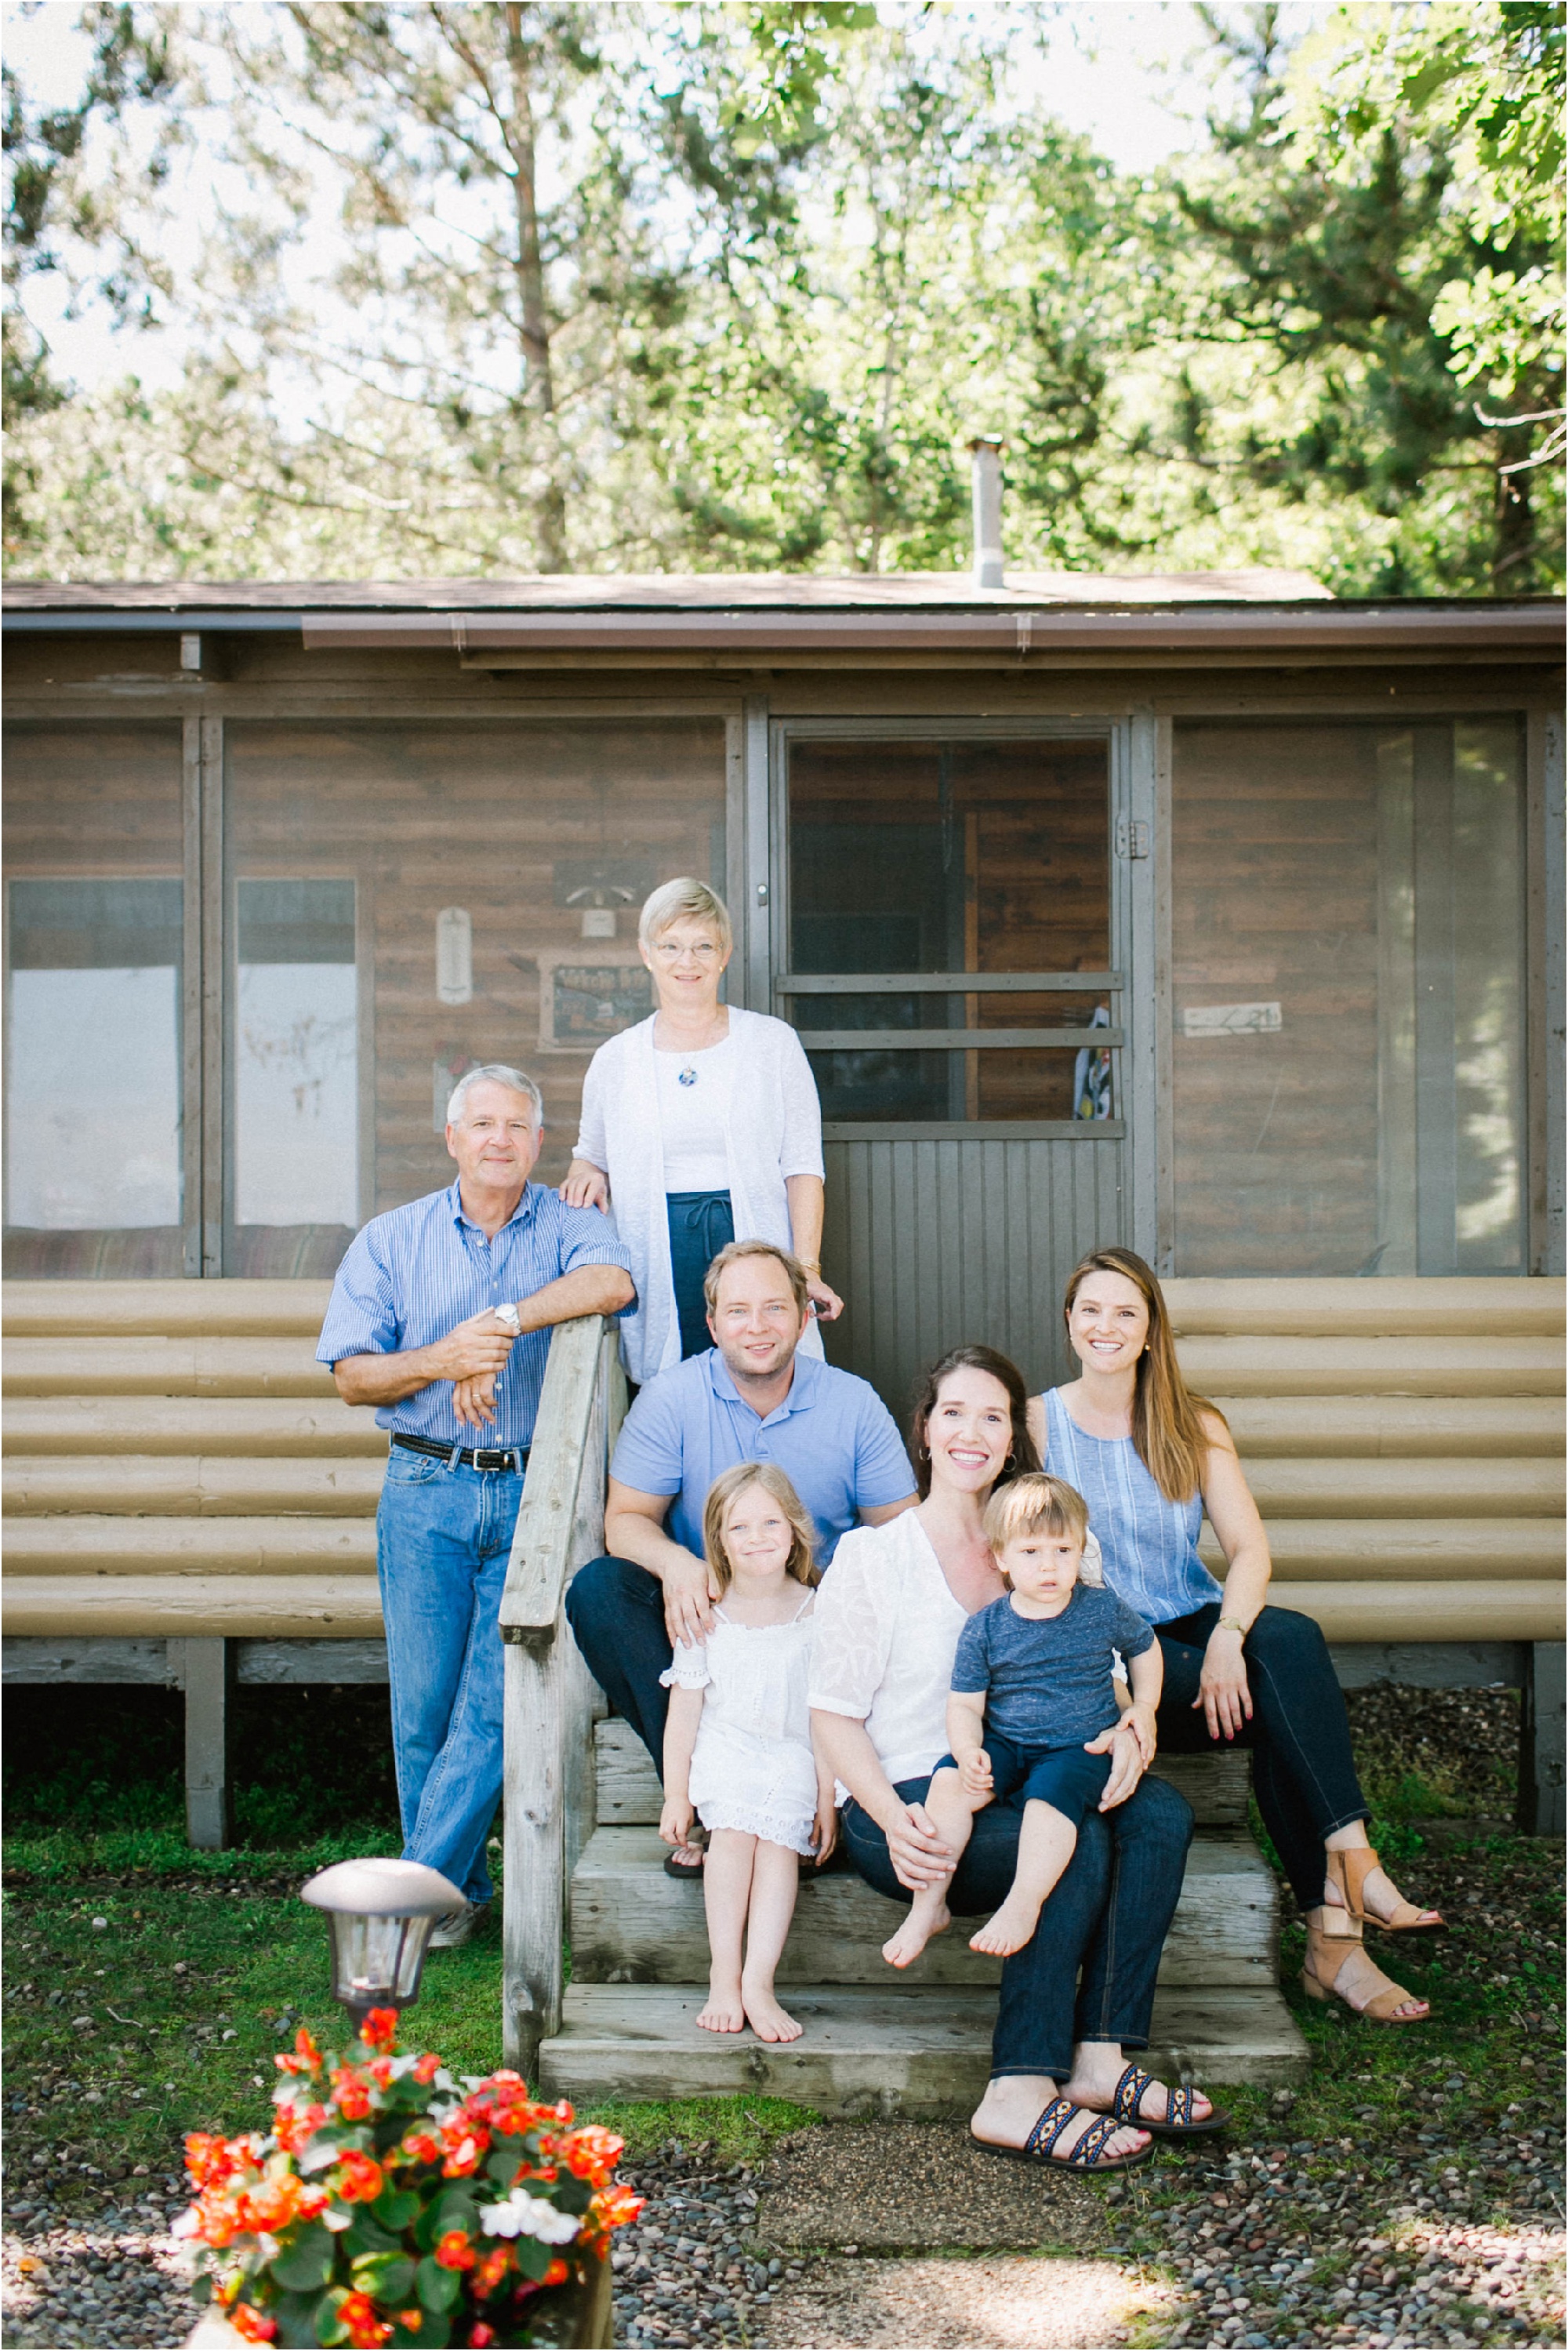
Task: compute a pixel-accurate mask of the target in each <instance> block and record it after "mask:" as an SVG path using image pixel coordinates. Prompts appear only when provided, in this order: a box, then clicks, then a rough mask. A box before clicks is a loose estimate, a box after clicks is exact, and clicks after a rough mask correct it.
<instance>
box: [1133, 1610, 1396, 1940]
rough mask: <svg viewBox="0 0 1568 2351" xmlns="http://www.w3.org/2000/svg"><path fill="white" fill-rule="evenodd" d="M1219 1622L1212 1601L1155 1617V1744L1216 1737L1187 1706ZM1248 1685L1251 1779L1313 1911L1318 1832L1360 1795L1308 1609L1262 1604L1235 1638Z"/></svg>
mask: <svg viewBox="0 0 1568 2351" xmlns="http://www.w3.org/2000/svg"><path fill="white" fill-rule="evenodd" d="M1218 1622H1219V1604H1218V1601H1211V1602H1210V1603H1209V1604H1208V1606H1207V1608H1197V1609H1195V1610H1194V1611H1193V1613H1192V1614H1191V1615H1190V1616H1178V1617H1176V1619H1175V1621H1174V1622H1173V1623H1171V1624H1169V1625H1156V1626H1155V1630H1156V1632H1157V1633H1158V1634H1159V1636H1160V1647H1161V1649H1162V1650H1163V1652H1164V1654H1165V1661H1166V1680H1165V1688H1164V1691H1163V1693H1162V1695H1161V1698H1160V1711H1159V1728H1160V1745H1161V1747H1162V1748H1163V1749H1164V1750H1165V1751H1166V1753H1167V1754H1170V1755H1210V1754H1213V1753H1214V1752H1215V1750H1216V1748H1217V1747H1218V1748H1219V1749H1223V1748H1224V1746H1225V1745H1226V1741H1225V1740H1223V1739H1220V1740H1218V1741H1216V1740H1211V1739H1210V1738H1209V1735H1208V1724H1207V1720H1206V1719H1205V1718H1204V1713H1203V1709H1202V1708H1201V1707H1198V1708H1194V1706H1193V1700H1194V1698H1196V1697H1197V1684H1198V1677H1199V1675H1200V1674H1201V1672H1202V1671H1203V1653H1204V1649H1205V1646H1207V1640H1208V1636H1209V1635H1210V1634H1211V1633H1212V1632H1213V1630H1214V1628H1215V1626H1216V1625H1218ZM1241 1654H1242V1656H1244V1657H1245V1658H1246V1660H1247V1680H1248V1684H1249V1687H1250V1689H1251V1692H1252V1719H1251V1721H1250V1722H1249V1723H1244V1724H1243V1725H1242V1728H1241V1729H1240V1731H1239V1733H1238V1734H1237V1738H1236V1740H1235V1742H1234V1743H1235V1744H1236V1745H1237V1746H1238V1747H1249V1748H1250V1749H1251V1750H1252V1786H1253V1790H1254V1792H1255V1793H1256V1795H1257V1798H1258V1809H1259V1811H1260V1813H1262V1815H1263V1825H1264V1827H1265V1828H1266V1829H1267V1830H1268V1832H1269V1834H1270V1836H1271V1837H1272V1838H1273V1840H1274V1848H1275V1851H1276V1852H1277V1853H1278V1854H1279V1856H1280V1859H1281V1862H1283V1864H1284V1865H1285V1874H1286V1876H1288V1877H1289V1879H1290V1881H1291V1888H1292V1890H1293V1892H1294V1894H1295V1896H1296V1901H1297V1903H1298V1905H1299V1906H1300V1907H1301V1909H1302V1910H1313V1909H1315V1908H1316V1907H1317V1906H1318V1905H1319V1903H1321V1902H1322V1898H1323V1839H1324V1838H1325V1837H1326V1836H1327V1835H1328V1834H1330V1832H1331V1831H1332V1830H1334V1829H1343V1828H1348V1827H1349V1826H1350V1824H1351V1823H1352V1821H1361V1820H1364V1819H1365V1818H1366V1799H1365V1797H1364V1795H1363V1794H1362V1792H1361V1784H1360V1782H1359V1781H1358V1780H1357V1779H1356V1776H1355V1759H1354V1756H1353V1755H1352V1753H1351V1751H1350V1723H1349V1720H1348V1719H1347V1717H1346V1715H1345V1710H1344V1698H1343V1694H1342V1692H1341V1690H1340V1686H1339V1677H1338V1675H1337V1674H1336V1673H1335V1672H1334V1669H1333V1659H1332V1658H1331V1657H1330V1656H1329V1652H1328V1643H1327V1642H1326V1641H1325V1640H1324V1639H1323V1636H1322V1632H1321V1631H1320V1629H1319V1627H1318V1626H1317V1625H1315V1624H1314V1623H1313V1621H1312V1618H1311V1617H1310V1616H1301V1615H1298V1614H1297V1613H1296V1611H1295V1610H1294V1609H1293V1608H1265V1609H1262V1610H1261V1611H1260V1614H1258V1616H1257V1617H1256V1619H1255V1620H1254V1622H1253V1625H1252V1630H1251V1631H1250V1632H1249V1634H1248V1635H1247V1638H1246V1640H1245V1641H1244V1642H1243V1643H1242V1645H1241Z"/></svg>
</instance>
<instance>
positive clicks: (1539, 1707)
mask: <svg viewBox="0 0 1568 2351" xmlns="http://www.w3.org/2000/svg"><path fill="white" fill-rule="evenodd" d="M1524 1655H1525V1668H1524V1689H1523V1692H1522V1702H1521V1707H1520V1713H1519V1825H1520V1828H1521V1831H1522V1832H1523V1834H1525V1835H1526V1836H1552V1837H1560V1836H1561V1835H1562V1834H1563V1735H1564V1729H1565V1727H1568V1714H1565V1705H1564V1687H1563V1683H1564V1676H1563V1666H1564V1651H1563V1644H1562V1642H1561V1641H1531V1642H1528V1643H1526V1645H1525V1652H1524Z"/></svg>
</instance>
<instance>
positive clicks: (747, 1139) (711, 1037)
mask: <svg viewBox="0 0 1568 2351" xmlns="http://www.w3.org/2000/svg"><path fill="white" fill-rule="evenodd" d="M637 944H638V946H639V948H640V950H641V952H642V956H643V962H644V963H645V964H646V965H647V967H648V969H649V970H650V971H651V972H652V974H653V996H654V1000H655V1003H656V1006H657V1009H656V1010H655V1011H654V1013H653V1016H652V1018H651V1019H647V1020H643V1021H640V1022H639V1023H638V1025H637V1026H636V1028H634V1029H626V1030H624V1031H623V1032H622V1035H620V1036H619V1037H612V1038H611V1039H609V1040H608V1041H607V1042H606V1043H605V1044H602V1045H601V1047H600V1049H599V1050H598V1052H597V1053H595V1055H594V1057H593V1059H592V1061H591V1062H590V1063H589V1067H588V1076H587V1078H586V1079H585V1081H584V1082H583V1088H582V1123H581V1128H580V1133H579V1134H578V1140H577V1149H576V1152H575V1154H574V1155H573V1158H572V1163H571V1165H570V1168H569V1169H568V1170H567V1176H566V1181H565V1183H564V1184H563V1185H562V1186H561V1187H560V1196H561V1198H562V1199H563V1200H565V1201H566V1202H568V1204H569V1205H570V1207H574V1208H582V1207H594V1208H606V1209H608V1208H613V1210H614V1215H615V1223H616V1228H617V1229H618V1231H619V1232H620V1235H621V1238H622V1240H623V1241H624V1242H625V1243H626V1245H627V1248H628V1249H629V1250H630V1252H631V1258H632V1280H634V1281H635V1283H636V1285H637V1304H636V1310H635V1311H634V1312H632V1313H631V1314H628V1315H627V1316H626V1318H625V1320H624V1321H623V1322H622V1326H621V1329H622V1344H623V1347H624V1351H625V1356H626V1368H627V1370H628V1372H629V1373H630V1374H631V1376H632V1379H634V1380H636V1381H637V1382H639V1383H640V1384H641V1383H642V1382H644V1381H647V1380H651V1379H653V1376H654V1374H656V1373H659V1372H664V1371H668V1370H669V1369H670V1367H671V1365H672V1364H678V1363H680V1362H681V1361H682V1360H683V1358H684V1357H685V1356H687V1355H695V1354H700V1353H702V1351H703V1350H704V1349H705V1348H706V1347H709V1346H711V1345H712V1344H713V1342H712V1339H711V1338H710V1336H709V1333H708V1328H707V1315H706V1306H705V1304H704V1301H703V1276H704V1275H705V1274H706V1271H707V1270H708V1267H709V1265H710V1264H711V1263H712V1261H713V1259H715V1258H716V1256H717V1255H718V1252H719V1250H720V1249H723V1248H724V1247H725V1245H726V1243H727V1242H728V1241H732V1240H736V1239H740V1240H768V1241H777V1242H779V1244H780V1245H781V1246H782V1247H783V1248H785V1249H789V1250H790V1251H791V1252H792V1253H793V1254H794V1255H795V1256H796V1257H798V1258H799V1259H800V1262H801V1263H802V1265H804V1267H805V1268H806V1271H807V1273H808V1275H809V1276H810V1293H811V1300H812V1303H813V1306H814V1308H815V1311H816V1312H817V1314H818V1315H819V1316H820V1317H821V1319H822V1320H823V1321H825V1322H831V1321H832V1320H833V1319H834V1317H835V1316H836V1315H837V1314H839V1313H840V1312H841V1311H842V1301H841V1300H840V1299H839V1298H838V1297H836V1296H835V1294H834V1293H833V1291H832V1290H830V1289H829V1287H828V1285H827V1283H826V1282H825V1281H824V1280H822V1270H821V1247H822V1196H823V1195H822V1113H821V1105H820V1104H819V1102H818V1100H817V1087H816V1081H815V1080H814V1079H813V1077H812V1075H811V1071H810V1063H809V1062H808V1061H807V1059H806V1056H805V1054H804V1052H803V1051H802V1050H801V1047H800V1039H799V1038H798V1037H797V1036H796V1034H795V1031H794V1029H791V1028H790V1027H789V1023H788V1021H784V1020H775V1019H772V1018H771V1017H770V1016H769V1015H768V1014H767V1013H764V1012H743V1011H741V1010H740V1008H738V1007H737V1006H735V1005H728V1004H721V1003H720V1002H719V1000H718V989H719V982H720V981H721V979H722V978H723V977H724V974H725V968H726V967H727V964H728V962H729V958H730V955H731V953H732V951H733V947H734V934H733V932H732V931H731V928H730V921H729V914H728V910H727V907H726V905H725V903H724V901H723V899H722V898H721V897H719V896H718V894H717V893H716V892H715V891H713V890H710V889H709V888H708V886H707V884H706V883H705V882H694V881H691V880H690V879H683V880H681V881H678V882H666V883H664V885H663V887H662V888H660V889H657V890H655V891H654V892H653V896H652V897H651V898H650V899H649V900H648V902H647V904H646V905H644V907H643V913H642V918H641V920H640V922H639V923H638V925H637ZM800 1345H801V1349H802V1351H803V1352H804V1353H807V1354H817V1355H820V1354H821V1352H822V1342H821V1337H820V1336H819V1334H818V1332H817V1331H816V1329H815V1328H814V1327H813V1328H811V1329H809V1330H808V1331H807V1332H806V1335H805V1337H804V1338H803V1339H802V1341H801V1342H800Z"/></svg>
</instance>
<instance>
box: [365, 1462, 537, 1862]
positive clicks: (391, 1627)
mask: <svg viewBox="0 0 1568 2351" xmlns="http://www.w3.org/2000/svg"><path fill="white" fill-rule="evenodd" d="M522 1499H523V1481H522V1479H520V1478H519V1477H517V1475H516V1473H515V1472H513V1471H511V1470H506V1469H502V1470H484V1469H470V1468H465V1466H464V1465H463V1464H462V1463H459V1464H458V1466H457V1468H455V1469H454V1468H450V1467H449V1466H448V1465H447V1463H445V1462H444V1461H437V1460H434V1458H432V1457H431V1456H429V1455H428V1454H422V1453H410V1452H408V1451H407V1450H405V1448H404V1447H402V1446H399V1445H394V1446H393V1447H392V1455H391V1458H390V1459H389V1460H388V1462H387V1474H386V1479H385V1482H384V1484H383V1485H382V1499H381V1507H380V1509H379V1510H377V1512H376V1572H377V1574H378V1576H379V1578H380V1581H381V1591H382V1616H383V1617H384V1619H385V1622H386V1628H387V1666H388V1669H389V1673H390V1676H391V1679H392V1750H393V1753H394V1755H395V1758H396V1761H397V1793H398V1806H399V1809H400V1811H401V1812H402V1834H403V1848H402V1849H403V1857H404V1859H405V1860H408V1861H423V1862H424V1863H425V1864H426V1865H427V1866H428V1867H430V1868H431V1869H439V1870H440V1872H441V1874H442V1876H444V1877H449V1878H450V1879H451V1880H452V1883H453V1884H454V1886H460V1887H461V1888H462V1891H463V1892H464V1894H465V1895H466V1896H467V1898H468V1900H469V1901H470V1902H487V1901H488V1900H489V1898H490V1894H491V1886H490V1873H489V1871H488V1869H487V1868H486V1865H485V1846H486V1839H487V1837H488V1835H489V1834H490V1823H491V1822H492V1821H493V1820H494V1819H495V1816H496V1806H497V1803H498V1802H500V1796H501V1673H502V1666H501V1633H500V1626H499V1624H498V1622H497V1618H498V1615H499V1613H500V1606H501V1588H502V1586H503V1584H504V1583H506V1580H507V1560H508V1559H509V1558H510V1556H511V1551H512V1531H513V1529H514V1527H515V1526H516V1525H517V1506H518V1504H519V1503H520V1502H521V1500H522Z"/></svg>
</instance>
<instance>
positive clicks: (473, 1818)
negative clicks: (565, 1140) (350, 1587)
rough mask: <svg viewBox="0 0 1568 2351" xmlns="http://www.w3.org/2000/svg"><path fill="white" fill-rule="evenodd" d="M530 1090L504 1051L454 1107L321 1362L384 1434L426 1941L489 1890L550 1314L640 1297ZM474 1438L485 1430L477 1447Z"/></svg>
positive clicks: (396, 1738) (330, 1328)
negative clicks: (525, 1498)
mask: <svg viewBox="0 0 1568 2351" xmlns="http://www.w3.org/2000/svg"><path fill="white" fill-rule="evenodd" d="M542 1107H543V1106H542V1104H541V1102H540V1099H539V1091H538V1087H537V1086H536V1085H535V1083H534V1081H533V1080H532V1079H531V1078H528V1077H525V1076H524V1075H523V1074H522V1072H521V1071H518V1070H513V1069H507V1068H506V1067H504V1066H502V1065H501V1064H500V1063H496V1062H493V1063H490V1064H488V1065H487V1066H486V1067H485V1068H484V1069H479V1070H470V1071H468V1073H467V1075H466V1076H465V1077H464V1078H463V1079H461V1080H460V1081H459V1082H458V1084H457V1086H456V1088H455V1091H454V1092H453V1095H452V1099H451V1101H450V1102H448V1103H447V1106H446V1148H447V1150H448V1151H449V1152H450V1153H451V1155H452V1156H453V1158H454V1159H455V1161H456V1162H457V1180H456V1182H455V1184H453V1185H452V1186H451V1187H450V1188H449V1189H448V1190H446V1191H444V1192H431V1193H429V1194H427V1195H426V1196H425V1197H424V1198H423V1200H411V1201H410V1202H409V1204H408V1206H407V1207H403V1208H392V1209H390V1210H389V1211H388V1212H387V1214H386V1215H385V1216H382V1217H372V1218H371V1221H370V1223H369V1224H368V1225H367V1226H366V1227H365V1228H364V1230H363V1231H362V1232H361V1233H360V1234H358V1235H357V1236H356V1238H354V1240H353V1241H352V1242H351V1243H350V1248H349V1251H348V1254H347V1256H346V1257H345V1258H344V1259H343V1262H342V1264H341V1265H340V1267H339V1269H338V1278H337V1280H336V1281H335V1282H334V1284H333V1286H332V1299H331V1303H330V1305H329V1307H328V1310H327V1320H326V1322H325V1323H324V1325H323V1326H322V1331H321V1338H320V1343H319V1345H318V1347H317V1349H316V1353H317V1358H318V1360H319V1362H321V1363H323V1364H331V1366H332V1374H333V1377H334V1378H335V1379H336V1381H337V1384H338V1393H339V1394H340V1395H341V1396H342V1398H343V1399H344V1401H345V1403H347V1404H363V1405H374V1406H375V1407H376V1418H377V1420H378V1421H379V1422H380V1423H381V1425H382V1427H383V1428H384V1429H387V1430H388V1431H389V1432H390V1434H391V1438H392V1444H391V1449H390V1458H389V1459H388V1462H387V1474H386V1479H385V1482H384V1484H383V1485H382V1499H381V1507H380V1509H379V1510H378V1511H377V1513H376V1565H377V1573H378V1575H379V1577H380V1581H381V1593H382V1616H383V1618H384V1620H385V1623H386V1633H387V1661H388V1665H389V1667H390V1669H391V1677H392V1746H393V1750H394V1752H395V1754H396V1758H397V1786H398V1802H399V1805H400V1807H401V1809H402V1833H403V1853H404V1855H405V1857H406V1858H407V1859H409V1860H411V1861H423V1862H425V1863H427V1864H428V1865H430V1867H431V1868H433V1869H439V1870H440V1871H441V1872H442V1873H443V1875H444V1876H446V1877H449V1878H450V1879H451V1880H452V1882H453V1884H454V1885H455V1886H460V1887H461V1888H462V1891H463V1896H464V1907H463V1909H462V1910H461V1911H459V1912H456V1913H455V1914H454V1915H453V1916H452V1917H449V1918H444V1919H443V1920H442V1921H441V1922H440V1924H439V1926H438V1928H437V1930H436V1933H435V1935H434V1937H433V1938H432V1939H433V1941H434V1942H435V1943H436V1944H438V1945H444V1946H446V1947H451V1946H452V1945H454V1944H457V1943H461V1942H465V1941H466V1939H467V1938H468V1935H469V1933H470V1931H471V1930H472V1928H473V1923H474V1919H475V1917H476V1914H477V1912H478V1910H479V1908H480V1907H481V1906H482V1905H483V1904H485V1903H486V1902H487V1901H488V1900H489V1898H490V1893H491V1886H490V1875H489V1871H488V1869H487V1868H486V1858H485V1849H486V1840H487V1838H488V1835H489V1830H490V1823H491V1822H492V1820H493V1819H494V1818H495V1813H496V1805H497V1800H498V1799H499V1796H500V1792H501V1636H500V1631H499V1628H498V1625H497V1612H498V1610H499V1607H500V1601H501V1589H502V1586H503V1584H504V1583H505V1582H506V1576H507V1559H508V1557H509V1556H510V1553H511V1548H512V1531H513V1528H514V1527H515V1525H516V1523H517V1506H518V1504H519V1503H520V1502H521V1500H522V1494H523V1470H524V1467H525V1465H526V1463H527V1460H528V1447H529V1444H530V1442H531V1441H532V1437H533V1433H534V1418H535V1415H536V1414H537V1412H538V1401H539V1390H540V1388H541V1386H542V1385H543V1382H544V1373H545V1358H546V1355H547V1354H548V1353H549V1332H550V1327H551V1325H552V1324H554V1323H557V1322H570V1320H571V1319H572V1317H573V1316H574V1315H579V1314H615V1313H619V1312H621V1311H622V1310H623V1309H624V1308H625V1307H627V1306H629V1305H630V1304H631V1303H632V1299H633V1296H634V1294H635V1293H634V1291H633V1290H632V1277H631V1274H630V1272H629V1271H628V1270H627V1257H626V1251H625V1249H623V1248H622V1244H621V1242H620V1241H619V1240H618V1239H617V1238H616V1235H615V1232H614V1228H612V1225H611V1224H610V1223H609V1222H608V1220H607V1219H606V1218H605V1217H603V1216H601V1214H600V1212H599V1210H598V1209H596V1208H569V1207H566V1206H565V1205H564V1203H563V1202H562V1201H561V1199H560V1197H559V1195H558V1194H557V1193H555V1192H553V1191H550V1190H547V1188H546V1187H545V1186H543V1185H541V1184H530V1183H529V1181H528V1176H529V1174H530V1172H531V1170H532V1168H533V1165H534V1163H535V1161H536V1160H537V1159H538V1155H539V1144H540V1141H541V1139H542V1136H543V1132H544V1122H543V1116H542ZM476 1439H482V1440H485V1441H483V1442H476Z"/></svg>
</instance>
